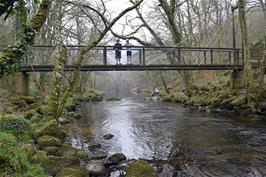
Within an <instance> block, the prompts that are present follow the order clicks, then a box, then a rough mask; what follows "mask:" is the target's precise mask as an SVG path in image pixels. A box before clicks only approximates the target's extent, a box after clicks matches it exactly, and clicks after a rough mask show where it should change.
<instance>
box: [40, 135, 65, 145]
mask: <svg viewBox="0 0 266 177" xmlns="http://www.w3.org/2000/svg"><path fill="white" fill-rule="evenodd" d="M38 145H39V146H40V147H48V146H55V147H58V146H61V145H62V141H61V140H60V139H58V138H56V137H52V136H47V135H44V136H42V137H40V138H39V139H38Z"/></svg>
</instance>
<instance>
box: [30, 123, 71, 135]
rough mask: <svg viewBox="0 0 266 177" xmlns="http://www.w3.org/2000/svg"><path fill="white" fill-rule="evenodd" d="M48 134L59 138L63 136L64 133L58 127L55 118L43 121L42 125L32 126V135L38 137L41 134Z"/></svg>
mask: <svg viewBox="0 0 266 177" xmlns="http://www.w3.org/2000/svg"><path fill="white" fill-rule="evenodd" d="M44 135H49V136H54V137H56V138H59V139H63V138H65V136H66V134H65V133H64V132H62V130H61V129H60V128H59V127H58V123H57V121H56V120H51V121H48V122H45V123H44V124H43V125H41V126H40V125H38V124H37V125H35V126H33V137H34V138H36V139H38V138H39V137H41V136H44Z"/></svg>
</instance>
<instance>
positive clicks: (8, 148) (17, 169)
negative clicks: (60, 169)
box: [0, 132, 46, 177]
mask: <svg viewBox="0 0 266 177" xmlns="http://www.w3.org/2000/svg"><path fill="white" fill-rule="evenodd" d="M0 144H1V148H0V162H1V163H0V174H1V175H2V176H12V177H24V176H25V177H45V176H46V175H45V173H44V171H43V169H42V168H41V167H40V166H38V165H35V164H31V163H30V162H29V161H28V156H29V154H28V153H27V151H25V150H24V149H23V148H20V147H19V146H18V142H17V139H16V137H15V136H14V135H12V134H8V133H3V132H0Z"/></svg>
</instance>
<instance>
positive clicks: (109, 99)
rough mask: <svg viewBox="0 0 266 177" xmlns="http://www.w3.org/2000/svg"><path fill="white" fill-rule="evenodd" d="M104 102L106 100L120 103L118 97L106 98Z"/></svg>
mask: <svg viewBox="0 0 266 177" xmlns="http://www.w3.org/2000/svg"><path fill="white" fill-rule="evenodd" d="M106 100H107V101H120V100H121V98H118V97H115V96H112V97H109V98H107V99H106Z"/></svg>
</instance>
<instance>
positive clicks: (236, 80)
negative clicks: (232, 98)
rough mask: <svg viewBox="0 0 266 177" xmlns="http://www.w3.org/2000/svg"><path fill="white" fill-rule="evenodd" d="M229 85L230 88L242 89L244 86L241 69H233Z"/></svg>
mask: <svg viewBox="0 0 266 177" xmlns="http://www.w3.org/2000/svg"><path fill="white" fill-rule="evenodd" d="M231 87H232V89H243V88H244V87H245V79H244V72H243V71H242V70H233V72H232V75H231Z"/></svg>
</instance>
